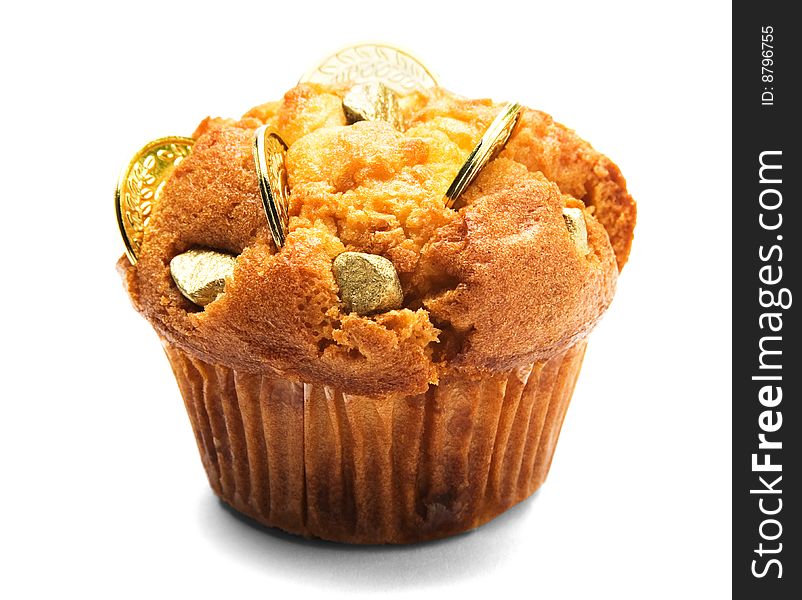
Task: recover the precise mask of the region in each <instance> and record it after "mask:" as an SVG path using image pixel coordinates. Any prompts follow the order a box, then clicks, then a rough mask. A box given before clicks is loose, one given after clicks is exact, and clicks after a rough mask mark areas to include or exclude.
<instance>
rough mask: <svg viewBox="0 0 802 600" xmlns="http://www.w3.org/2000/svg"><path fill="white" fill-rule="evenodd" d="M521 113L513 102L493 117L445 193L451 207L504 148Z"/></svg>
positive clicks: (447, 202) (518, 105)
mask: <svg viewBox="0 0 802 600" xmlns="http://www.w3.org/2000/svg"><path fill="white" fill-rule="evenodd" d="M520 113H521V105H520V104H518V103H517V102H511V103H509V104H507V105H506V106H504V108H502V109H501V112H500V113H499V114H498V116H497V117H496V118H495V119H493V122H492V123H490V126H489V127H488V128H487V131H485V134H484V135H483V136H482V138H481V139H480V140H479V143H478V144H476V147H475V148H474V149H473V150H472V151H471V153H470V154H469V155H468V158H467V160H466V161H465V163H464V164H463V165H462V167H461V168H460V170H459V172H458V173H457V176H456V177H455V178H454V181H452V182H451V185H450V186H449V187H448V190H447V191H446V195H445V203H446V206H448V207H449V208H453V207H454V205H455V203H456V202H457V200H458V199H459V197H460V195H461V194H462V192H464V191H465V188H467V187H468V186H469V185H470V184H471V182H472V181H473V180H474V179H475V178H476V176H477V175H478V174H479V171H481V170H482V169H483V168H484V167H485V165H486V164H487V163H488V162H490V160H491V159H492V158H493V157H494V156H495V155H496V154H498V153H499V152H501V150H502V148H504V144H506V143H507V140H508V139H509V138H510V134H511V133H512V129H513V127H515V124H516V123H517V122H518V116H519V115H520Z"/></svg>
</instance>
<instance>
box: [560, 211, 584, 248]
mask: <svg viewBox="0 0 802 600" xmlns="http://www.w3.org/2000/svg"><path fill="white" fill-rule="evenodd" d="M563 219H565V226H566V227H567V228H568V235H570V236H571V241H572V242H574V245H575V246H576V248H577V250H579V252H580V253H581V254H582V256H587V254H588V253H589V252H590V246H588V228H587V224H586V223H585V215H584V214H583V213H582V209H581V208H564V209H563Z"/></svg>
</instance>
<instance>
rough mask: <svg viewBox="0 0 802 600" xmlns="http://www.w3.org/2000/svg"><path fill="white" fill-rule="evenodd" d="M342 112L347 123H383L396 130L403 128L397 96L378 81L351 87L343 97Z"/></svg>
mask: <svg viewBox="0 0 802 600" xmlns="http://www.w3.org/2000/svg"><path fill="white" fill-rule="evenodd" d="M343 111H344V112H345V118H346V119H347V120H348V123H356V122H357V121H385V122H386V123H389V124H390V125H392V126H393V127H395V128H396V129H398V130H401V129H402V128H403V120H402V116H401V111H400V109H399V108H398V95H397V94H396V93H395V92H394V91H393V90H391V89H390V88H388V87H387V86H386V85H384V84H383V83H381V82H380V81H371V82H370V83H356V84H354V85H353V86H351V89H350V90H348V92H347V93H346V94H345V97H343Z"/></svg>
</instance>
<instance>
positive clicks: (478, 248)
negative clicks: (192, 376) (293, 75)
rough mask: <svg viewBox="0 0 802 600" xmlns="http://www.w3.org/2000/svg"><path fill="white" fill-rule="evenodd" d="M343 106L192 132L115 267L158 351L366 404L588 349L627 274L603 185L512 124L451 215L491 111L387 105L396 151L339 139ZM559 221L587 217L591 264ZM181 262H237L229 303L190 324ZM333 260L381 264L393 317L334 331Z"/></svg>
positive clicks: (620, 217) (582, 155)
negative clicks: (255, 152) (176, 264)
mask: <svg viewBox="0 0 802 600" xmlns="http://www.w3.org/2000/svg"><path fill="white" fill-rule="evenodd" d="M344 91H346V89H345V88H331V87H324V86H317V85H309V84H302V85H299V86H297V87H296V88H293V89H292V90H290V91H289V92H287V94H286V95H285V96H284V99H283V101H282V102H280V103H269V104H265V105H262V106H259V107H256V108H254V109H252V110H251V111H249V112H248V113H246V115H245V116H244V117H243V118H242V119H241V120H239V121H233V120H226V119H206V120H204V121H203V122H202V123H201V125H200V126H199V127H198V130H197V131H196V132H195V134H194V137H195V138H196V144H195V146H194V148H193V151H192V154H191V155H190V156H189V157H188V158H187V159H186V160H184V161H183V162H182V163H181V165H179V167H178V168H177V169H176V171H175V172H174V174H173V176H172V177H171V178H170V179H169V180H168V181H167V183H166V185H165V188H164V190H163V193H162V196H161V199H160V202H159V204H158V206H156V207H154V209H153V213H152V216H151V220H150V223H149V225H148V228H147V230H146V233H145V238H144V241H143V244H142V249H141V254H140V257H139V260H138V262H137V264H136V266H132V265H130V264H129V263H128V261H127V260H126V259H125V258H124V257H123V258H121V259H120V261H119V262H118V268H119V270H120V272H121V273H122V275H123V279H124V281H125V284H126V287H127V289H128V292H129V294H130V296H131V299H132V302H133V304H134V306H135V308H136V309H137V310H138V311H140V312H141V313H142V314H143V315H144V316H145V317H146V318H148V320H149V321H150V322H151V323H152V324H153V326H154V327H155V328H156V330H157V331H158V333H159V334H160V335H161V336H162V337H163V338H165V339H166V340H168V341H169V342H171V343H173V344H175V345H177V346H179V347H181V348H183V349H185V350H186V351H188V352H190V353H192V354H193V355H195V356H197V357H198V358H200V359H201V360H205V361H207V362H210V363H213V364H220V365H224V366H227V367H230V368H233V369H236V370H238V371H242V372H251V373H258V374H268V375H269V374H271V373H272V374H275V375H279V376H281V377H285V378H288V379H291V380H297V381H304V382H309V383H317V384H322V385H329V386H332V387H334V388H337V389H340V390H342V391H343V392H345V393H350V394H362V395H371V396H377V395H384V394H395V393H400V394H418V393H423V392H425V391H426V390H427V388H428V387H429V385H430V384H436V383H437V382H438V380H439V378H440V377H441V376H443V374H444V373H446V372H450V371H455V370H456V371H459V372H460V373H461V374H463V375H465V376H468V377H470V376H472V375H475V376H476V377H479V376H481V375H482V374H483V373H487V372H498V371H503V370H507V369H510V368H513V367H514V366H516V365H519V364H525V363H531V362H533V361H540V360H546V359H548V358H550V357H551V356H554V355H555V354H557V353H558V352H560V351H563V350H565V348H567V347H568V346H570V345H571V344H573V343H574V342H575V341H577V340H578V339H581V338H582V337H584V336H585V335H586V334H587V332H588V331H589V330H590V329H591V328H592V327H593V325H594V324H595V323H596V321H597V320H598V319H599V317H600V316H601V314H602V313H603V312H604V310H605V309H606V308H607V306H608V305H609V303H610V301H611V299H612V296H613V293H614V289H615V281H616V276H617V271H618V269H617V267H616V253H617V256H618V265H619V266H623V264H624V262H625V261H626V255H627V254H628V251H629V245H630V243H631V238H632V227H633V226H634V219H635V208H634V202H633V201H632V199H631V198H630V197H629V195H628V194H627V192H626V187H625V183H624V180H623V178H622V177H621V176H620V173H619V171H618V169H617V168H616V167H615V165H613V163H611V162H610V161H609V160H608V159H606V158H605V157H603V156H602V155H600V154H599V153H597V152H595V151H594V150H593V149H592V148H591V147H590V146H589V145H588V144H587V143H586V142H583V141H582V140H580V139H579V138H578V137H576V135H575V134H573V132H571V131H570V130H567V129H565V128H563V127H562V126H559V125H557V124H554V123H553V122H552V121H551V119H550V118H549V117H548V116H547V115H544V114H543V113H538V112H536V111H526V113H525V114H524V115H523V117H522V119H521V122H520V123H519V125H518V126H517V127H516V129H515V130H514V131H513V134H512V136H511V139H510V141H509V143H508V144H507V148H506V149H505V150H504V152H503V153H502V154H501V156H500V157H499V158H497V159H496V160H494V161H492V162H491V163H490V164H489V165H488V166H487V167H486V168H485V169H484V170H483V172H482V173H481V174H480V176H479V177H478V178H477V180H476V181H475V182H474V183H473V185H471V186H470V187H469V188H468V189H467V190H466V192H465V194H464V195H463V198H462V206H461V207H460V208H459V210H452V209H449V208H446V207H445V205H444V203H443V193H444V191H445V189H446V188H447V187H448V185H449V183H450V182H451V179H453V177H454V175H455V174H456V172H457V170H458V169H459V167H460V166H461V164H462V162H463V161H464V159H465V157H466V155H467V152H469V151H470V150H471V149H472V148H473V146H474V145H475V144H476V142H477V141H478V139H479V138H480V137H481V135H482V133H483V132H484V130H485V129H486V128H487V126H488V125H489V123H490V122H491V121H492V119H493V118H494V117H495V115H496V113H497V112H498V106H497V105H494V104H492V103H491V102H490V101H488V100H465V99H462V98H459V97H457V96H454V95H453V94H450V93H449V92H446V91H445V90H442V89H437V90H434V91H432V92H431V94H428V95H426V94H415V95H413V96H410V97H407V98H404V99H403V101H402V103H401V108H402V112H403V113H404V122H405V123H406V124H407V129H406V130H405V131H404V132H403V133H402V132H398V131H396V130H394V129H392V128H391V127H390V126H389V125H388V124H385V123H369V122H360V123H356V124H354V125H351V126H346V125H345V124H344V123H345V121H344V116H343V112H342V107H341V97H342V95H343V93H344ZM264 123H267V124H270V125H271V126H273V127H275V128H276V129H277V130H278V132H279V134H280V135H281V136H282V138H283V139H284V140H285V142H286V143H287V144H288V145H289V150H288V153H287V158H286V165H287V169H288V174H289V184H290V189H291V206H290V215H291V218H290V223H289V234H288V236H287V240H286V244H285V245H284V247H283V248H281V250H280V251H277V249H276V247H275V246H274V244H273V242H272V239H271V236H270V233H269V229H268V227H267V222H266V219H265V217H264V213H263V210H262V203H261V199H260V196H259V190H258V185H257V180H256V175H255V171H254V166H253V158H252V155H251V143H252V139H253V132H254V129H255V128H256V127H258V126H260V125H262V124H264ZM568 194H573V196H570V195H568ZM582 199H584V200H585V201H586V202H588V205H589V206H588V207H587V208H585V205H584V204H583V202H582V201H581V200H582ZM565 206H572V207H578V208H583V209H584V215H585V220H586V223H587V229H588V244H589V247H590V249H591V251H590V253H589V254H588V255H587V256H582V255H581V254H580V252H579V251H578V250H577V249H576V247H575V246H574V245H573V243H572V242H571V240H570V236H569V234H568V231H567V229H566V227H565V224H564V221H563V217H562V208H563V207H565ZM597 218H598V220H597ZM605 228H606V231H605ZM611 240H612V245H611ZM195 247H205V248H212V249H217V250H221V251H224V252H230V253H232V254H235V255H237V256H238V259H237V265H236V267H235V270H234V274H233V276H232V277H231V279H230V280H229V281H228V282H227V284H226V292H225V294H223V295H221V296H220V297H219V298H218V299H217V300H215V301H214V302H212V303H211V304H209V305H207V306H206V307H205V309H203V310H201V309H200V308H199V307H197V306H195V305H193V304H192V303H191V302H189V301H188V300H186V299H185V298H184V297H183V296H182V295H181V293H180V292H179V291H178V289H177V287H176V286H175V284H174V283H173V281H172V278H171V276H170V270H169V262H170V259H171V258H172V257H173V256H175V255H176V254H179V253H181V252H184V251H186V250H189V249H191V248H195ZM614 249H615V252H614ZM345 250H350V251H358V252H368V253H373V254H380V255H382V256H385V257H386V258H388V259H389V260H391V261H392V262H393V264H394V266H395V267H396V270H397V271H398V274H399V277H400V280H401V283H402V287H403V289H404V295H405V301H404V308H403V309H400V310H393V311H388V312H386V313H381V314H377V315H371V316H364V317H363V316H358V315H356V314H344V313H343V311H342V307H341V304H340V302H339V298H338V295H337V293H338V290H337V285H336V282H335V280H334V277H333V275H332V266H331V265H332V261H333V259H334V258H335V257H336V256H337V255H338V254H339V253H340V252H343V251H345Z"/></svg>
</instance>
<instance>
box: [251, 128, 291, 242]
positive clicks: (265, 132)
mask: <svg viewBox="0 0 802 600" xmlns="http://www.w3.org/2000/svg"><path fill="white" fill-rule="evenodd" d="M286 152H287V144H285V143H284V140H282V139H281V137H280V136H279V135H278V133H276V132H275V131H273V130H272V129H270V128H269V127H268V126H267V125H262V126H261V127H260V128H259V129H257V130H256V134H255V135H254V139H253V160H254V164H255V165H256V177H257V179H258V180H259V192H260V193H261V195H262V205H263V206H264V209H265V215H266V216H267V222H268V224H269V225H270V233H271V234H272V235H273V241H274V242H275V244H276V247H278V248H281V247H282V246H283V245H284V240H285V239H286V238H287V227H288V225H289V218H290V217H289V210H290V188H289V185H288V184H287V167H286V166H285V164H284V155H285V154H286Z"/></svg>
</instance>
